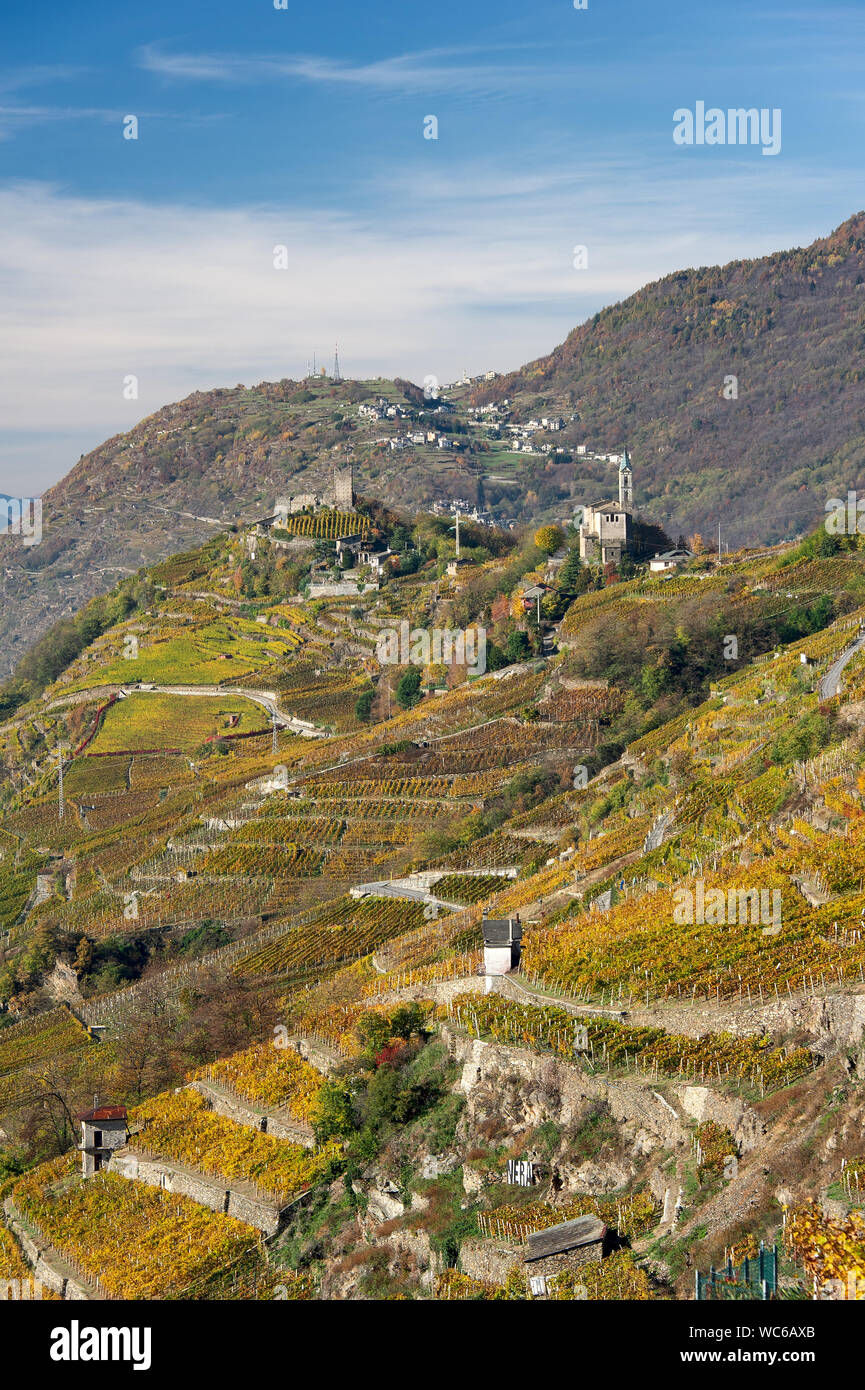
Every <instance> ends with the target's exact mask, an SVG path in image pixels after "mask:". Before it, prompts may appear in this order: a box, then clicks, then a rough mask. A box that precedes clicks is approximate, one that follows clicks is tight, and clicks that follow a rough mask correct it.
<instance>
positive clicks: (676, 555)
mask: <svg viewBox="0 0 865 1390" xmlns="http://www.w3.org/2000/svg"><path fill="white" fill-rule="evenodd" d="M691 559H693V555H692V552H691V551H690V550H678V549H676V550H663V551H660V552H659V553H658V554H656V555H654V556H653V557H652V559H651V560H650V561H649V569H650V570H651V571H652V573H653V574H666V573H669V571H670V570H677V569H678V568H679V566H680V565H685V564H687V562H688V561H689V560H691Z"/></svg>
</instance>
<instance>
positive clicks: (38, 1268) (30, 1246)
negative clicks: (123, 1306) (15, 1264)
mask: <svg viewBox="0 0 865 1390" xmlns="http://www.w3.org/2000/svg"><path fill="white" fill-rule="evenodd" d="M3 1215H4V1217H5V1218H6V1225H7V1226H8V1227H9V1229H10V1231H11V1232H12V1234H13V1235H14V1237H15V1239H16V1240H17V1242H18V1244H19V1245H20V1247H21V1251H22V1254H23V1255H24V1258H25V1260H26V1261H27V1263H28V1264H29V1266H30V1268H31V1269H32V1270H33V1278H34V1280H35V1281H36V1282H37V1283H41V1284H44V1285H45V1288H46V1289H51V1291H52V1292H53V1293H58V1294H60V1296H61V1298H64V1299H68V1300H69V1301H70V1302H73V1301H74V1302H88V1303H89V1302H91V1301H94V1300H97V1299H100V1298H101V1297H102V1295H101V1294H100V1293H99V1292H98V1290H97V1289H96V1286H95V1285H94V1284H91V1283H90V1281H89V1280H88V1279H86V1278H85V1277H84V1275H83V1274H81V1273H80V1271H79V1270H76V1269H73V1267H72V1265H71V1264H69V1262H68V1260H65V1259H64V1258H63V1256H62V1255H61V1254H60V1252H59V1251H58V1250H55V1249H54V1246H53V1245H49V1244H48V1241H47V1240H45V1239H44V1238H43V1237H42V1236H41V1235H38V1234H36V1233H35V1232H34V1233H31V1232H30V1231H29V1230H28V1229H27V1224H26V1222H27V1218H26V1217H24V1216H22V1215H21V1213H20V1212H19V1210H18V1208H17V1207H16V1206H15V1203H14V1201H13V1200H12V1198H11V1197H7V1198H6V1200H5V1202H4V1203H3Z"/></svg>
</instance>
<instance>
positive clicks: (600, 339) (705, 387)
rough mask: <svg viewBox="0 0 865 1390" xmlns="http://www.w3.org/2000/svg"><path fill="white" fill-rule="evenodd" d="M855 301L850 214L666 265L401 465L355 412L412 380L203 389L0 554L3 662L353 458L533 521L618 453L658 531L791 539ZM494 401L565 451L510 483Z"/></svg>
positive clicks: (857, 276)
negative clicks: (555, 420) (117, 585)
mask: <svg viewBox="0 0 865 1390" xmlns="http://www.w3.org/2000/svg"><path fill="white" fill-rule="evenodd" d="M863 291H865V213H863V212H858V213H856V214H854V215H853V216H852V217H851V218H848V219H847V221H845V222H844V223H842V224H841V225H840V226H839V227H838V228H836V229H835V230H834V231H833V232H832V233H830V234H829V235H828V236H826V237H823V238H820V239H818V240H817V241H815V242H813V243H812V244H811V245H810V246H808V247H805V248H801V247H798V248H793V249H792V250H789V251H780V252H775V253H773V254H772V255H770V256H767V257H762V258H759V259H753V260H739V261H731V262H729V263H728V264H727V265H726V266H723V267H699V268H697V269H693V270H682V271H676V272H673V273H671V274H670V275H667V276H665V277H663V278H662V279H660V280H658V281H654V282H652V283H651V284H650V285H647V286H645V287H644V288H643V289H641V290H639V291H637V292H636V294H634V295H631V296H629V297H628V298H626V299H624V300H622V301H620V302H619V303H617V304H615V305H611V306H609V307H608V308H605V309H603V310H601V311H600V312H599V313H598V314H595V315H593V316H592V318H590V319H588V320H587V321H586V322H585V323H583V324H581V325H579V326H578V327H576V328H575V329H574V330H573V331H572V332H571V333H570V334H569V335H568V337H567V338H566V339H565V341H564V343H562V344H560V345H559V346H558V347H557V348H555V349H553V351H552V352H551V353H550V354H548V355H547V356H546V357H541V358H538V359H536V361H535V362H531V363H528V364H527V365H525V366H524V367H522V368H520V369H518V370H517V371H515V372H512V373H509V374H506V375H503V376H499V377H497V378H496V379H495V380H494V381H492V382H490V383H486V382H483V383H481V384H477V383H475V384H473V385H472V386H469V387H460V388H456V389H453V390H449V398H450V400H451V401H452V403H453V405H454V407H455V408H454V410H453V411H452V412H451V413H450V416H449V417H448V419H447V422H446V428H447V432H448V434H449V435H451V437H452V442H453V444H454V447H453V448H451V449H437V448H435V447H432V446H430V447H427V446H424V447H422V448H415V447H414V446H413V447H412V450H411V452H409V451H408V450H402V449H401V450H400V451H399V452H397V453H394V452H393V451H392V450H391V448H390V440H391V439H392V438H394V437H396V436H398V435H399V431H400V428H401V426H400V422H399V420H396V421H395V422H393V421H382V422H378V421H372V422H369V421H367V420H366V418H363V419H361V418H360V417H359V416H358V413H357V406H358V405H359V404H361V403H362V402H363V401H369V400H374V399H375V398H376V396H377V395H379V394H381V395H385V396H387V397H388V399H391V400H394V399H395V400H396V401H397V402H398V403H400V404H401V405H402V407H403V408H404V409H405V410H406V411H407V412H413V418H415V419H417V418H418V417H419V415H420V409H421V407H422V404H423V403H422V398H421V402H420V403H419V401H418V397H420V396H421V393H420V391H419V389H418V388H416V387H412V386H411V384H410V383H408V382H399V381H393V382H392V381H385V380H383V379H382V380H378V381H370V382H339V383H336V382H332V381H330V380H327V379H322V378H316V379H314V380H311V381H306V382H294V381H291V380H288V379H286V380H282V381H279V382H275V383H261V384H260V385H258V386H256V387H251V388H246V387H241V386H238V387H234V388H218V389H215V390H213V391H209V392H206V391H200V392H195V393H193V394H192V395H190V396H188V397H186V398H185V399H184V400H183V401H180V402H176V403H173V404H170V405H167V406H165V407H163V408H162V409H161V410H159V411H157V412H156V413H155V414H152V415H150V416H148V417H146V419H144V420H142V421H141V422H139V424H138V425H136V426H135V427H134V428H133V429H132V430H129V431H127V432H125V433H123V434H117V435H114V436H112V438H110V439H108V440H106V441H105V442H104V443H103V444H101V445H99V446H98V448H96V449H94V450H91V451H90V453H88V454H87V455H84V456H82V458H81V459H80V460H79V461H78V463H77V464H76V465H75V466H74V467H73V468H72V469H71V470H70V472H69V473H68V474H67V475H66V476H65V477H64V478H63V479H62V480H61V481H60V482H59V483H58V484H56V486H55V487H53V488H51V489H50V490H49V491H48V492H47V493H46V494H45V497H44V499H43V511H44V530H45V534H44V537H43V541H42V543H41V544H40V545H38V546H33V547H30V548H29V549H27V550H25V549H24V548H23V547H21V546H20V545H17V544H16V541H15V538H14V537H7V538H5V539H4V540H3V541H2V543H0V551H2V562H3V564H2V571H0V609H2V614H0V654H2V655H0V664H2V667H3V668H4V669H5V670H6V671H9V670H11V669H12V668H13V667H14V665H15V664H16V662H17V660H18V659H19V658H20V656H21V654H22V653H23V652H24V651H25V650H26V649H27V647H28V646H29V645H30V643H31V642H32V641H33V640H34V639H36V638H38V637H39V636H40V635H41V634H42V633H43V632H45V631H46V630H47V629H48V628H49V627H50V626H51V625H52V624H53V623H54V622H56V621H57V620H58V618H61V617H63V616H66V615H68V614H71V613H74V612H75V611H77V610H78V609H79V608H80V607H81V606H82V605H83V604H84V603H85V602H87V600H88V599H90V598H92V597H94V596H95V595H96V594H99V593H104V592H105V591H106V590H107V589H108V588H109V587H110V585H111V583H112V582H113V581H114V579H116V577H117V575H118V573H119V574H123V573H128V574H132V573H135V572H136V571H137V570H138V569H139V568H141V567H142V566H144V565H148V564H152V563H154V562H155V561H157V560H160V559H163V558H165V557H166V556H168V555H170V554H172V553H174V552H177V551H179V550H183V549H186V548H188V547H189V546H191V545H196V544H200V543H201V542H202V541H203V540H204V539H205V538H206V537H207V536H208V535H210V534H212V533H213V530H214V527H215V526H218V527H225V526H227V525H231V524H233V523H234V522H237V521H242V520H249V519H251V518H252V517H254V516H256V515H261V514H262V513H263V512H264V511H267V510H268V509H269V508H270V507H271V506H272V503H273V500H274V497H275V496H278V495H280V494H283V493H288V492H291V491H292V490H303V491H309V490H312V489H316V490H317V489H319V488H320V487H321V486H322V485H323V484H324V483H325V482H326V481H327V479H328V476H329V473H330V470H331V468H332V467H333V466H334V465H343V464H345V463H346V462H347V461H351V462H352V463H353V465H354V468H355V475H356V480H357V486H358V488H359V490H360V491H362V492H368V493H371V494H374V495H376V496H378V497H379V498H381V500H382V501H383V502H384V503H386V504H387V505H390V506H395V507H401V506H402V507H406V508H409V509H412V510H416V509H419V508H423V507H424V506H429V505H431V504H432V502H433V501H435V500H438V501H443V500H448V499H449V498H452V497H454V496H461V497H468V498H469V499H470V500H472V501H480V500H481V498H485V499H486V500H487V502H488V503H489V502H490V501H492V502H493V504H494V505H497V506H498V510H499V512H500V513H502V514H509V515H512V516H516V519H517V520H519V521H522V522H537V521H541V520H550V519H561V518H562V517H563V515H565V514H569V513H570V512H571V511H572V509H573V507H574V506H576V505H577V504H578V503H579V502H581V501H590V500H592V499H593V497H594V496H595V495H599V489H600V491H607V490H608V488H609V486H610V482H609V480H608V479H607V477H606V468H605V466H604V465H603V464H601V463H599V461H598V460H593V459H591V458H590V457H589V454H590V452H592V451H594V452H597V453H598V454H602V453H604V452H605V451H607V450H611V449H615V448H620V447H621V445H622V443H623V442H627V444H628V447H629V449H630V450H631V453H632V456H633V459H634V462H635V468H636V472H635V496H636V503H637V506H638V509H639V510H640V511H641V512H643V513H644V514H645V515H646V516H647V517H648V518H649V519H650V520H652V521H655V522H658V523H659V524H661V525H663V526H665V527H666V528H667V529H668V531H670V532H671V534H678V533H680V532H683V533H685V534H689V533H691V532H693V531H699V530H700V529H701V528H702V529H703V530H711V533H712V534H714V530H715V527H716V525H717V522H718V520H719V519H723V524H724V539H726V540H729V541H730V542H731V543H738V542H746V543H753V542H755V541H760V542H770V543H771V542H775V541H778V540H782V539H788V538H790V537H791V536H794V535H795V534H796V533H800V532H802V531H803V530H807V529H809V528H810V526H811V525H813V524H814V523H815V522H816V521H817V520H818V519H819V517H820V516H822V515H823V511H824V507H825V503H826V501H827V500H828V498H829V497H830V496H832V495H837V493H838V491H839V490H841V495H844V493H845V492H846V489H847V488H848V487H855V486H856V485H857V480H858V478H859V476H860V474H861V472H862V469H863V462H865V366H862V365H860V362H861V355H862V349H863V346H865V293H863ZM730 378H735V396H731V398H729V399H728V398H725V396H724V391H725V389H726V390H727V392H728V394H729V393H730V392H731V391H732V390H733V389H734V388H733V387H732V385H731V383H730ZM504 399H508V401H509V403H510V404H509V407H508V410H509V412H510V415H509V418H510V419H511V420H517V421H526V420H527V419H529V418H531V416H532V414H533V413H536V412H537V413H539V412H541V411H543V412H544V413H545V414H549V413H552V412H553V411H561V412H562V413H563V415H565V416H566V417H573V418H566V419H564V420H563V426H564V428H563V429H562V431H561V433H560V434H559V435H550V436H549V440H550V441H556V442H558V444H559V447H560V448H562V449H563V453H562V454H561V456H560V455H558V454H550V455H541V454H537V453H535V454H527V453H524V454H519V455H513V454H510V455H507V457H508V459H509V467H510V472H507V471H506V472H505V474H504V476H502V469H501V467H499V466H498V463H497V460H498V458H499V457H500V456H501V453H500V451H497V449H496V446H495V444H494V443H491V439H490V436H485V435H483V434H482V433H480V431H479V428H478V426H477V418H478V417H477V416H474V417H472V416H471V415H470V414H469V408H470V407H474V408H477V407H479V406H481V405H483V404H490V403H495V402H501V401H503V400H504ZM424 413H428V412H424ZM426 423H429V421H428V420H427V422H426ZM580 445H585V446H586V448H587V455H586V456H585V457H583V456H579V455H577V453H576V450H577V448H578V447H579V446H580ZM460 446H463V447H460ZM550 447H552V444H551V446H550ZM565 460H566V461H565Z"/></svg>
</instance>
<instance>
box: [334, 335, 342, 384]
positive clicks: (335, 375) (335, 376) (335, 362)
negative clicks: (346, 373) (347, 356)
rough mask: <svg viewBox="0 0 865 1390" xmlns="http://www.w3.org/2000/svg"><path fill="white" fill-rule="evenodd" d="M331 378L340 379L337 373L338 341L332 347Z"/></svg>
mask: <svg viewBox="0 0 865 1390" xmlns="http://www.w3.org/2000/svg"><path fill="white" fill-rule="evenodd" d="M333 379H334V381H342V377H341V376H340V374H339V343H336V344H335V345H334V349H333Z"/></svg>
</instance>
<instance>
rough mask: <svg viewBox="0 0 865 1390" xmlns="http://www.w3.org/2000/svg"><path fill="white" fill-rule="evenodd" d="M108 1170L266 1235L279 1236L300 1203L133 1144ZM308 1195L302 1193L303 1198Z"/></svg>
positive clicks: (116, 1153) (114, 1156) (112, 1160)
mask: <svg viewBox="0 0 865 1390" xmlns="http://www.w3.org/2000/svg"><path fill="white" fill-rule="evenodd" d="M108 1171H109V1172H111V1173H116V1174H117V1176H118V1177H121V1178H126V1180H127V1181H128V1182H141V1183H144V1184H145V1185H146V1186H147V1187H158V1188H159V1189H160V1190H161V1191H163V1192H175V1193H178V1194H179V1195H180V1196H182V1197H189V1198H190V1200H191V1201H193V1202H197V1203H198V1205H199V1206H202V1207H207V1208H208V1209H209V1210H210V1211H216V1212H221V1213H222V1214H223V1215H225V1216H233V1217H234V1218H235V1219H236V1220H237V1221H243V1222H245V1224H246V1225H247V1226H253V1227H254V1228H255V1229H256V1230H257V1231H262V1232H263V1233H264V1234H265V1235H266V1236H273V1235H276V1234H277V1233H278V1232H279V1231H280V1230H281V1229H282V1227H283V1225H284V1224H285V1219H286V1213H287V1212H288V1210H289V1208H290V1207H292V1206H293V1205H294V1203H295V1202H296V1201H298V1200H300V1198H297V1197H296V1198H293V1199H292V1200H291V1201H289V1202H283V1203H280V1202H279V1201H278V1200H276V1199H275V1198H268V1197H266V1196H264V1194H263V1193H262V1192H261V1191H260V1189H259V1188H257V1187H256V1185H255V1183H252V1182H244V1181H243V1180H242V1179H239V1178H232V1179H230V1180H229V1179H228V1178H227V1177H224V1176H216V1175H213V1174H210V1173H205V1172H203V1171H202V1170H201V1169H200V1168H193V1167H190V1166H188V1165H187V1164H184V1163H177V1162H175V1160H174V1159H167V1158H160V1157H158V1156H157V1155H152V1154H146V1153H141V1152H139V1151H138V1150H136V1149H135V1148H133V1147H132V1145H127V1146H126V1147H125V1148H122V1149H115V1150H114V1152H113V1153H112V1155H111V1158H110V1160H109V1163H108ZM305 1195H306V1194H305V1193H302V1194H300V1196H301V1197H303V1196H305Z"/></svg>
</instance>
